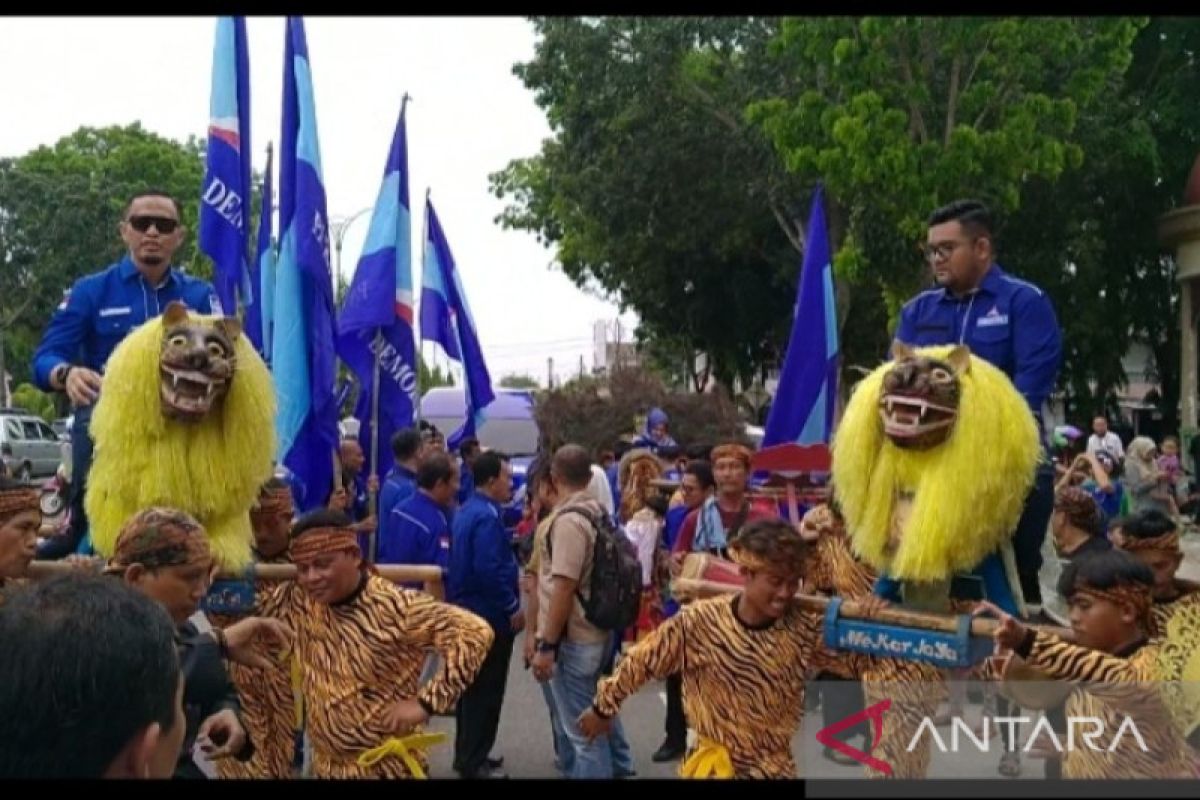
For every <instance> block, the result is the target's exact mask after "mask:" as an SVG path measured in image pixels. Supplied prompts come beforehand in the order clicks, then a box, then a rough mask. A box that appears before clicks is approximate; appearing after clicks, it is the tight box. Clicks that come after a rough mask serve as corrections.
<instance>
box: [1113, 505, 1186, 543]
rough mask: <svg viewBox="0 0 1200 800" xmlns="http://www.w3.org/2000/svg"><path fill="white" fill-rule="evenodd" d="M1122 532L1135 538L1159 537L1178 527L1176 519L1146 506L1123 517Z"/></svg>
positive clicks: (1121, 522)
mask: <svg viewBox="0 0 1200 800" xmlns="http://www.w3.org/2000/svg"><path fill="white" fill-rule="evenodd" d="M1120 525H1121V532H1122V533H1124V534H1125V535H1126V536H1130V537H1132V538H1134V539H1157V538H1158V537H1159V536H1165V535H1166V534H1168V533H1170V532H1171V531H1173V530H1175V529H1176V527H1177V526H1176V524H1175V520H1173V519H1171V518H1170V517H1169V516H1167V515H1166V514H1164V513H1163V512H1161V511H1159V510H1158V509H1157V508H1146V509H1143V510H1141V511H1138V512H1136V513H1133V514H1130V515H1129V516H1127V517H1123V518H1122V519H1121V521H1120Z"/></svg>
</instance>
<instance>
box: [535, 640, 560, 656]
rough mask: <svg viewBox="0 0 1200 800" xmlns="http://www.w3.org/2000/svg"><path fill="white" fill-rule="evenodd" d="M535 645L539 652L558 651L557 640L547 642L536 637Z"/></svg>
mask: <svg viewBox="0 0 1200 800" xmlns="http://www.w3.org/2000/svg"><path fill="white" fill-rule="evenodd" d="M535 647H536V649H537V651H538V652H539V653H557V652H558V642H547V641H546V640H545V639H538V640H537V643H536V645H535Z"/></svg>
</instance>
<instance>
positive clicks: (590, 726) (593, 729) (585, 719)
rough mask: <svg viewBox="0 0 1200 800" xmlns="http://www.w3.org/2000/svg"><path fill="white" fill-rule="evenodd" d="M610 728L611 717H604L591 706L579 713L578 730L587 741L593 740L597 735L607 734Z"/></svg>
mask: <svg viewBox="0 0 1200 800" xmlns="http://www.w3.org/2000/svg"><path fill="white" fill-rule="evenodd" d="M611 729H612V719H605V718H604V717H602V716H600V715H599V714H597V713H596V710H595V709H593V708H589V709H588V710H587V711H584V712H583V713H582V714H580V715H579V730H580V731H581V732H582V733H583V735H584V736H586V737H587V740H588V741H589V742H592V741H595V740H596V737H597V736H607V735H608V732H609V731H610V730H611Z"/></svg>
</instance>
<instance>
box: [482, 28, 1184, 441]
mask: <svg viewBox="0 0 1200 800" xmlns="http://www.w3.org/2000/svg"><path fill="white" fill-rule="evenodd" d="M534 26H535V28H536V30H537V32H538V34H539V41H538V44H537V48H536V51H535V55H534V57H533V59H532V60H531V61H529V62H528V63H524V64H518V65H517V66H516V67H515V70H514V71H515V72H516V74H517V75H518V76H519V77H521V79H522V80H523V81H524V82H525V84H526V85H527V86H528V87H529V88H530V89H531V90H532V91H533V92H534V94H535V97H536V99H537V102H538V103H539V105H540V106H541V107H542V108H543V109H545V111H546V115H547V119H548V121H549V122H550V125H551V129H552V131H553V137H552V138H551V139H549V140H547V141H546V142H545V143H544V144H543V147H542V150H541V152H540V153H539V154H537V155H536V156H534V157H532V158H528V159H522V160H518V161H514V162H512V163H510V164H509V165H508V167H507V168H506V169H504V170H503V171H501V172H499V173H497V174H495V175H493V177H492V186H493V190H494V191H495V192H496V194H497V195H498V196H500V197H503V198H506V199H507V200H508V201H509V205H508V207H507V208H506V210H505V211H504V213H503V214H502V215H501V217H500V222H501V223H502V224H504V225H506V226H509V227H515V228H521V229H525V230H531V231H534V232H536V233H537V234H538V235H539V237H540V238H541V240H542V241H543V242H545V243H546V244H547V245H550V246H553V247H554V248H555V249H556V252H557V257H558V262H559V263H560V264H561V266H562V268H563V270H564V272H565V273H566V274H567V275H568V276H570V277H571V278H572V279H573V280H574V281H575V282H576V283H577V284H578V285H580V286H584V287H589V288H592V289H594V290H598V291H600V292H602V293H606V294H608V295H609V296H612V297H613V298H615V299H616V300H617V301H618V302H620V303H621V304H622V305H623V307H626V308H632V309H634V310H635V311H637V313H638V314H639V316H640V317H641V319H642V326H641V330H640V331H639V340H640V344H641V345H642V346H643V347H644V349H645V350H646V351H647V352H649V353H652V354H653V356H654V358H653V359H652V360H653V361H654V362H655V363H660V364H663V365H666V366H670V367H672V368H673V369H677V367H675V366H674V365H677V364H689V363H693V361H694V359H693V358H692V356H693V355H694V354H695V353H696V352H698V351H704V352H707V353H708V354H709V355H710V357H711V358H712V363H713V364H714V372H715V374H716V376H717V377H718V379H720V380H722V381H724V382H726V383H728V382H729V381H730V379H731V378H732V376H734V375H740V376H743V377H748V376H752V375H754V374H756V373H757V372H758V371H759V370H761V369H764V368H769V367H773V366H777V365H778V364H779V362H780V360H781V358H782V355H783V352H782V349H783V347H784V345H785V342H786V341H787V333H788V329H789V326H790V323H791V310H792V303H793V299H794V297H795V287H796V281H797V278H798V276H797V274H796V273H797V271H798V270H797V265H798V263H799V254H800V253H801V252H802V251H803V248H804V243H805V240H806V237H805V233H806V232H805V231H804V230H803V224H802V223H803V221H804V220H805V219H806V218H807V212H808V203H809V198H810V197H811V193H812V188H813V186H814V185H815V184H816V183H817V182H818V181H821V182H823V183H824V185H825V186H826V197H827V200H828V204H829V205H828V217H829V224H830V234H831V238H832V240H833V247H834V250H835V255H834V266H835V275H836V284H837V285H836V289H837V300H838V312H839V323H840V325H841V326H842V331H841V332H842V350H843V366H844V368H847V369H849V368H852V367H854V366H867V367H869V366H872V365H873V364H874V363H876V362H877V361H878V359H879V358H880V357H882V355H883V353H884V352H885V349H886V346H887V342H888V340H889V338H890V330H891V328H892V326H893V325H894V324H895V320H896V316H897V314H898V311H899V308H900V305H901V304H902V303H903V302H904V300H906V299H907V298H908V297H910V296H911V295H912V294H913V293H915V292H916V291H917V290H919V289H920V288H922V287H923V286H924V285H927V282H928V271H927V268H926V266H925V265H924V263H923V262H922V260H921V258H920V256H919V253H918V250H917V245H918V244H919V243H920V242H921V241H922V240H923V238H924V233H925V220H926V218H927V216H928V214H929V212H930V211H931V210H932V209H933V208H935V207H937V206H938V205H941V204H944V203H946V202H948V201H950V200H952V199H955V198H958V197H976V198H979V199H982V200H984V201H985V202H987V203H988V204H989V205H991V206H992V207H993V209H994V211H995V212H996V215H997V218H998V220H999V223H1000V224H999V230H998V236H997V244H998V253H999V259H998V260H999V261H1000V263H1001V264H1003V265H1004V266H1005V267H1006V268H1008V269H1009V270H1010V271H1012V272H1014V273H1016V274H1017V275H1019V276H1022V277H1025V278H1027V279H1029V280H1032V281H1034V282H1036V283H1038V284H1039V285H1041V286H1043V287H1044V288H1045V289H1046V290H1047V291H1048V292H1049V293H1050V295H1051V297H1052V299H1053V301H1054V304H1055V307H1056V308H1057V309H1058V312H1059V317H1060V322H1061V323H1062V325H1063V328H1064V334H1065V336H1064V340H1065V344H1066V357H1065V363H1064V368H1063V371H1062V373H1061V375H1060V388H1062V389H1063V390H1064V393H1065V396H1066V400H1067V405H1068V411H1069V412H1070V413H1081V414H1082V413H1091V411H1092V410H1094V409H1097V408H1100V407H1103V406H1104V405H1111V404H1112V403H1113V400H1114V397H1115V394H1116V392H1117V391H1118V390H1119V389H1120V387H1121V386H1122V384H1123V383H1124V382H1125V380H1126V376H1125V374H1124V370H1123V369H1122V365H1121V363H1120V360H1121V359H1120V357H1121V356H1122V355H1124V354H1125V353H1126V352H1127V350H1128V348H1129V347H1130V346H1131V345H1132V344H1133V343H1135V342H1143V343H1146V344H1148V345H1149V346H1150V348H1151V350H1152V351H1153V353H1154V364H1153V365H1152V372H1153V374H1152V375H1149V376H1146V377H1147V378H1148V379H1154V380H1157V381H1159V382H1160V383H1161V385H1162V388H1163V411H1164V412H1165V413H1166V415H1167V417H1168V419H1169V420H1170V419H1172V418H1173V416H1174V414H1175V404H1176V403H1177V399H1178V383H1179V381H1178V335H1177V326H1178V323H1177V291H1176V288H1175V286H1174V277H1173V265H1172V262H1171V259H1169V258H1165V257H1163V254H1162V253H1161V252H1160V248H1159V245H1158V243H1157V237H1156V233H1155V227H1156V221H1157V218H1158V216H1159V215H1161V214H1162V213H1164V212H1165V211H1168V210H1170V209H1171V208H1173V207H1174V206H1175V205H1176V204H1177V203H1178V199H1179V194H1180V189H1181V188H1182V186H1183V183H1184V178H1185V176H1186V174H1187V171H1188V170H1189V168H1190V167H1191V165H1192V163H1193V160H1194V159H1195V157H1196V153H1197V150H1200V104H1197V103H1196V102H1195V98H1196V97H1198V96H1200V75H1198V68H1197V64H1196V45H1197V38H1198V35H1200V22H1198V21H1197V20H1194V19H1186V18H1161V19H1160V18H1156V19H1153V20H1150V19H1143V18H1129V17H1086V18H1085V17H1056V18H1037V19H1024V18H1015V17H1005V18H987V17H939V18H926V17H922V18H914V17H887V18H880V17H862V18H859V17H856V18H850V17H824V18H796V19H786V20H775V19H769V18H762V19H760V18H720V19H711V18H687V19H680V18H661V17H660V18H654V19H641V18H637V19H634V18H616V17H614V18H574V19H557V18H556V19H542V18H538V19H535V20H534ZM691 377H692V378H693V381H695V380H696V379H697V376H696V375H694V374H693V375H692V376H691ZM1138 377H1140V376H1134V378H1135V379H1137V378H1138ZM846 383H848V381H847V382H846ZM1168 425H1169V427H1173V425H1171V424H1170V423H1168Z"/></svg>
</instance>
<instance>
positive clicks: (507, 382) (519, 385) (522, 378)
mask: <svg viewBox="0 0 1200 800" xmlns="http://www.w3.org/2000/svg"><path fill="white" fill-rule="evenodd" d="M500 385H501V386H502V387H503V388H505V389H537V388H539V384H538V382H537V381H536V380H535V379H534V378H531V377H530V376H528V375H524V374H522V375H516V374H513V375H505V376H504V377H503V378H501V379H500Z"/></svg>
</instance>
